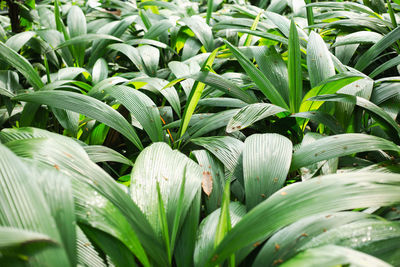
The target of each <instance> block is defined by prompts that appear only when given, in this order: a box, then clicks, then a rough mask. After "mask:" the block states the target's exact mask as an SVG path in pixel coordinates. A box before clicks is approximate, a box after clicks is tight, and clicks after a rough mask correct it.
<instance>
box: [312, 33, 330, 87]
mask: <svg viewBox="0 0 400 267" xmlns="http://www.w3.org/2000/svg"><path fill="white" fill-rule="evenodd" d="M307 67H308V75H309V76H310V83H311V87H315V86H317V85H318V84H320V83H321V82H322V81H324V80H326V79H328V78H330V77H331V76H334V75H335V67H334V65H333V62H332V59H331V54H330V53H329V50H328V48H327V47H326V44H325V42H324V40H323V39H322V38H321V36H320V35H319V34H317V33H315V32H314V31H312V32H311V34H310V38H309V40H308V44H307Z"/></svg>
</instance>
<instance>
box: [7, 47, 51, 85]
mask: <svg viewBox="0 0 400 267" xmlns="http://www.w3.org/2000/svg"><path fill="white" fill-rule="evenodd" d="M0 59H2V60H4V61H5V62H7V64H9V65H11V66H13V67H14V68H16V69H17V71H19V72H20V73H21V74H22V75H23V76H24V77H25V78H26V79H27V80H28V82H29V83H30V84H31V85H32V86H33V88H34V89H35V90H39V89H40V88H42V87H43V85H44V84H43V82H42V80H41V79H40V77H39V75H38V73H37V72H36V70H35V69H34V68H33V67H32V65H31V64H30V63H29V61H28V60H27V59H26V58H25V57H23V56H21V55H19V54H18V53H17V52H15V51H14V50H12V49H11V48H9V47H8V46H7V45H5V44H4V43H3V42H0Z"/></svg>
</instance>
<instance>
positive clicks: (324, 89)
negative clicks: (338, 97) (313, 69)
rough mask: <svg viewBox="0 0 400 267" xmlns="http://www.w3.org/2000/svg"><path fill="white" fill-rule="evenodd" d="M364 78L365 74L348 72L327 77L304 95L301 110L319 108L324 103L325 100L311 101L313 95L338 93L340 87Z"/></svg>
mask: <svg viewBox="0 0 400 267" xmlns="http://www.w3.org/2000/svg"><path fill="white" fill-rule="evenodd" d="M362 78H363V76H360V75H357V74H354V73H349V72H348V73H339V74H337V75H335V76H333V77H331V78H328V79H326V80H325V81H324V82H322V83H321V84H320V85H318V86H317V87H314V88H313V89H311V90H310V91H308V92H307V93H306V95H305V96H304V97H303V101H302V102H301V106H300V112H305V111H310V110H317V109H318V108H319V107H320V106H321V105H322V104H323V102H314V101H309V99H310V98H311V97H314V96H318V95H325V94H333V93H336V92H337V91H338V90H339V89H340V88H342V87H344V86H346V85H348V84H350V83H352V82H354V81H357V80H360V79H362Z"/></svg>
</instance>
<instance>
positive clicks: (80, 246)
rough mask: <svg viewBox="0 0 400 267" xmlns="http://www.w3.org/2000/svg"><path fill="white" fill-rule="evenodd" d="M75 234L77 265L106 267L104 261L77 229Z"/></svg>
mask: <svg viewBox="0 0 400 267" xmlns="http://www.w3.org/2000/svg"><path fill="white" fill-rule="evenodd" d="M76 233H77V240H76V243H77V244H76V246H77V254H78V263H79V264H81V265H83V266H99V267H106V266H107V265H106V263H105V262H104V260H103V259H102V258H101V257H100V255H99V253H98V252H97V251H96V249H95V248H94V246H93V245H92V243H91V242H90V241H89V239H88V238H87V237H86V235H85V234H84V233H83V232H82V230H81V229H80V228H79V227H77V229H76Z"/></svg>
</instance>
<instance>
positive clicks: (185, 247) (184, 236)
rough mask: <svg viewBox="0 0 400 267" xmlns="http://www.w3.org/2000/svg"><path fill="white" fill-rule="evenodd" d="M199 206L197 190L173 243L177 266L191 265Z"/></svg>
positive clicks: (199, 197)
mask: <svg viewBox="0 0 400 267" xmlns="http://www.w3.org/2000/svg"><path fill="white" fill-rule="evenodd" d="M200 208H201V192H200V190H199V191H198V192H197V194H196V196H195V198H194V200H193V202H192V205H191V207H190V209H189V211H188V214H187V215H186V218H185V221H184V222H183V225H182V228H181V230H180V234H179V237H178V240H177V242H176V244H175V249H174V257H175V262H176V265H177V266H193V265H194V264H193V260H194V258H193V255H194V249H195V242H196V235H197V229H198V226H199V219H200Z"/></svg>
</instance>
